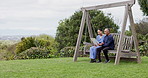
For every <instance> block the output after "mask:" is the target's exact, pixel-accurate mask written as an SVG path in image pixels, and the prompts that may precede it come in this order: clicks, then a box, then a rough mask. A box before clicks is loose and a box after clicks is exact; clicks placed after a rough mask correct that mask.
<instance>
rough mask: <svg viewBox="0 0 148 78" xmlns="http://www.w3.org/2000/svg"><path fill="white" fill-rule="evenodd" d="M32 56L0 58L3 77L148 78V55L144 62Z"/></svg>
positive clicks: (0, 76) (0, 74)
mask: <svg viewBox="0 0 148 78" xmlns="http://www.w3.org/2000/svg"><path fill="white" fill-rule="evenodd" d="M72 60H73V59H72V58H52V59H32V60H13V61H0V78H148V57H143V58H142V64H137V63H136V62H124V61H122V62H120V65H116V66H115V65H114V61H112V62H111V63H108V64H104V63H100V64H98V63H89V58H86V57H84V58H78V62H73V61H72Z"/></svg>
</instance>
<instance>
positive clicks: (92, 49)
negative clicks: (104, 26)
mask: <svg viewBox="0 0 148 78" xmlns="http://www.w3.org/2000/svg"><path fill="white" fill-rule="evenodd" d="M103 39H104V36H103V33H102V30H98V36H97V37H96V40H97V41H98V42H99V43H102V42H103ZM100 47H101V46H99V45H94V46H92V47H90V59H91V61H90V63H93V62H96V49H97V48H100Z"/></svg>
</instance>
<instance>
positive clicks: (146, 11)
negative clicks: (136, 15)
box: [138, 0, 148, 16]
mask: <svg viewBox="0 0 148 78" xmlns="http://www.w3.org/2000/svg"><path fill="white" fill-rule="evenodd" d="M138 3H139V5H140V7H141V8H140V9H141V10H142V12H143V15H146V16H148V0H138Z"/></svg>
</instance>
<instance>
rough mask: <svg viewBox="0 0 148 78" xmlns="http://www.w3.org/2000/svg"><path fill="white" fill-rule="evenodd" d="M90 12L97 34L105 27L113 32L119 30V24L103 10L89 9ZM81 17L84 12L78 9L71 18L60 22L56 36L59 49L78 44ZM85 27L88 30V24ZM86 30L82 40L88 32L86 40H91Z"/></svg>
mask: <svg viewBox="0 0 148 78" xmlns="http://www.w3.org/2000/svg"><path fill="white" fill-rule="evenodd" d="M89 14H90V16H91V23H92V26H93V27H94V32H93V34H96V33H97V30H98V29H105V28H110V30H111V32H117V31H118V29H119V27H118V25H116V24H115V23H114V21H113V19H112V18H111V17H109V16H105V15H104V13H103V12H102V11H99V10H92V11H89ZM81 17H82V12H81V11H77V12H75V13H74V14H73V15H72V16H71V17H70V18H66V19H64V20H61V21H60V22H59V26H58V28H57V32H56V37H55V40H56V41H57V42H58V43H59V45H58V46H57V47H58V48H59V49H62V48H64V47H67V46H75V45H76V41H77V37H78V33H79V28H80V24H81ZM84 29H86V30H87V28H86V26H85V28H84ZM86 30H84V32H83V36H82V41H84V39H85V34H86V41H87V42H89V41H90V39H89V35H88V30H87V31H86ZM85 31H86V33H85Z"/></svg>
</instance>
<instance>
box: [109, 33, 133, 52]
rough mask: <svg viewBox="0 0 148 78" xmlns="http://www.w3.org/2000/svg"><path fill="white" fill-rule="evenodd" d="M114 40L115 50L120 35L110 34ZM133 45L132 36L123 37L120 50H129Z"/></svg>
mask: <svg viewBox="0 0 148 78" xmlns="http://www.w3.org/2000/svg"><path fill="white" fill-rule="evenodd" d="M111 34H112V35H113V38H114V44H115V50H117V47H118V43H119V40H120V34H119V33H111ZM132 44H133V37H132V36H125V35H124V39H123V43H122V45H123V46H122V50H131V49H132Z"/></svg>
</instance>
